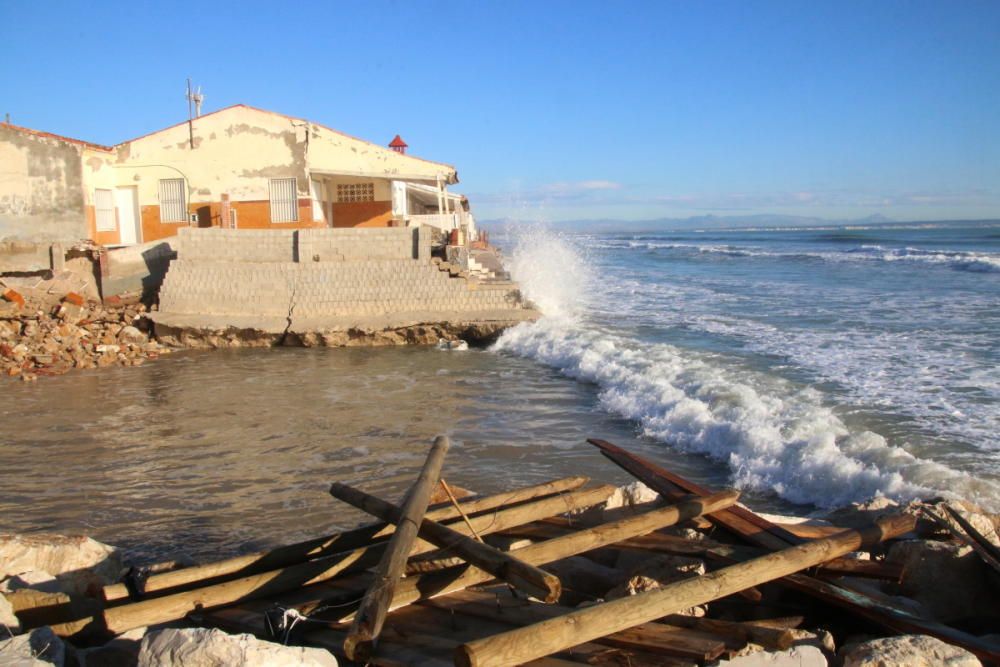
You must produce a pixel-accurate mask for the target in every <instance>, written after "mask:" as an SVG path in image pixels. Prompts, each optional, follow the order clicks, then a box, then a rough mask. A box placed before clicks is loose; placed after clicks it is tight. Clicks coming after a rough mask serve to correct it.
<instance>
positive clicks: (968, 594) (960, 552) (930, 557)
mask: <svg viewBox="0 0 1000 667" xmlns="http://www.w3.org/2000/svg"><path fill="white" fill-rule="evenodd" d="M886 561H887V562H890V563H900V564H902V565H903V568H904V574H903V581H902V583H901V584H900V587H899V592H900V593H902V594H903V595H905V596H907V597H910V598H913V599H914V600H916V601H917V602H919V603H920V604H921V605H922V606H923V607H924V608H925V609H926V610H927V611H928V612H930V613H931V614H932V615H933V616H934V617H935V618H937V620H939V621H942V622H944V623H954V622H956V621H960V620H962V619H967V618H971V617H980V618H990V617H996V616H997V614H998V609H997V606H996V604H995V598H994V595H993V593H992V591H991V590H990V588H989V585H988V577H989V576H990V574H989V572H988V571H987V566H986V565H985V564H984V563H983V561H982V560H981V559H980V558H979V556H978V555H976V553H975V552H974V551H973V550H972V549H971V548H970V547H967V546H963V545H959V544H956V543H952V542H933V541H929V540H906V541H903V542H898V543H896V544H894V545H892V547H890V549H889V553H888V555H887V556H886Z"/></svg>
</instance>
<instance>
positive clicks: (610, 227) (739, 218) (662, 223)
mask: <svg viewBox="0 0 1000 667" xmlns="http://www.w3.org/2000/svg"><path fill="white" fill-rule="evenodd" d="M537 222H538V221H532V220H515V219H513V218H497V219H493V220H481V221H480V222H479V224H480V225H481V226H487V227H497V226H500V225H507V224H533V223H537ZM895 222H896V221H895V220H893V219H892V218H888V217H886V216H884V215H880V214H875V215H870V216H867V217H864V218H856V219H851V220H830V219H827V218H817V217H810V216H801V215H773V214H767V213H764V214H758V215H726V216H719V215H699V216H693V217H690V218H656V219H653V220H614V219H597V220H560V221H556V222H547V223H546V226H548V227H549V228H551V229H557V230H563V231H575V232H662V231H680V230H695V229H699V230H700V229H741V228H748V227H751V228H752V227H821V226H828V225H838V226H839V225H879V224H892V223H895Z"/></svg>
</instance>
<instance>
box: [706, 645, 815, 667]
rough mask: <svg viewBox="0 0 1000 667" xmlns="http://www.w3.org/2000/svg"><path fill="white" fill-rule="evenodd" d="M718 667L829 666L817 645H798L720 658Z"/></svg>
mask: <svg viewBox="0 0 1000 667" xmlns="http://www.w3.org/2000/svg"><path fill="white" fill-rule="evenodd" d="M715 664H716V665H717V667H827V664H828V663H827V661H826V656H825V655H823V652H822V651H820V650H819V649H818V648H816V647H815V646H796V647H794V648H790V649H788V650H787V651H760V652H758V653H751V654H749V655H743V656H740V657H738V658H733V659H732V660H720V661H718V662H717V663H715Z"/></svg>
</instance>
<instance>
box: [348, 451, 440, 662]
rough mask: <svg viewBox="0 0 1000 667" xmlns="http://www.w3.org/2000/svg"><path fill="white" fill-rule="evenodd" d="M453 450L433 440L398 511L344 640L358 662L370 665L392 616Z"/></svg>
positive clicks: (349, 653) (351, 655) (351, 657)
mask: <svg viewBox="0 0 1000 667" xmlns="http://www.w3.org/2000/svg"><path fill="white" fill-rule="evenodd" d="M450 446H451V441H450V440H449V439H448V438H447V437H446V436H438V437H437V438H435V439H434V444H433V445H432V446H431V451H430V453H429V454H428V455H427V460H426V461H425V462H424V467H423V469H422V470H421V471H420V475H419V476H418V477H417V480H416V481H415V482H414V483H413V486H412V487H410V491H409V493H407V495H406V501H405V502H404V503H403V506H402V508H401V509H400V510H399V515H398V517H397V521H396V531H395V532H394V533H393V534H392V537H391V538H389V544H388V545H387V546H386V548H385V553H384V554H383V555H382V560H380V561H379V564H378V566H377V567H376V568H375V572H374V575H373V577H372V583H371V586H369V587H368V591H367V592H366V593H365V597H364V598H363V599H362V600H361V606H360V607H359V608H358V611H357V612H356V613H355V615H354V621H353V623H352V624H351V629H350V630H349V631H348V633H347V638H346V639H344V653H346V654H347V657H348V658H350V659H351V660H354V661H355V662H360V663H367V662H368V660H369V658H371V655H372V651H373V650H374V648H375V644H376V643H377V642H378V635H379V633H380V632H381V631H382V625H383V624H384V623H385V617H386V616H387V615H388V614H389V603H391V602H392V596H393V593H394V592H395V590H396V585H397V584H398V582H399V579H400V577H401V576H402V575H403V570H404V568H405V567H406V559H407V558H409V556H410V550H411V548H412V547H413V543H414V542H415V541H416V539H417V529H418V527H419V526H420V524H421V522H423V520H424V513H426V512H427V503H428V501H429V500H430V497H431V493H432V492H433V491H434V487H435V486H437V483H438V479H439V478H440V477H441V468H442V466H443V465H444V457H445V454H446V453H447V452H448V448H449V447H450Z"/></svg>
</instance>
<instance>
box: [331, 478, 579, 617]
mask: <svg viewBox="0 0 1000 667" xmlns="http://www.w3.org/2000/svg"><path fill="white" fill-rule="evenodd" d="M330 494H331V495H332V496H333V497H334V498H338V499H340V500H342V501H344V502H346V503H350V504H351V505H353V506H354V507H357V508H358V509H360V510H364V511H365V512H368V513H369V514H371V515H372V516H375V517H376V518H379V519H382V520H384V521H389V522H391V523H395V524H397V525H399V522H400V521H403V520H405V517H404V515H403V511H402V510H401V509H400V508H399V507H396V506H395V505H393V504H391V503H387V502H385V501H384V500H380V499H379V498H376V497H375V496H372V495H370V494H367V493H365V492H364V491H359V490H358V489H354V488H352V487H350V486H348V485H347V484H341V483H339V482H334V483H333V484H332V485H331V486H330ZM466 527H467V528H468V530H469V532H471V533H472V534H473V535H476V531H475V528H474V527H473V526H472V524H471V523H469V524H466ZM419 534H420V537H422V538H424V539H425V540H427V541H428V542H431V543H432V544H434V545H435V546H438V547H441V548H442V549H447V550H448V551H451V552H454V553H455V554H457V555H458V556H459V557H460V558H462V559H463V560H465V561H466V562H468V563H470V564H472V565H475V566H476V567H478V568H479V569H481V570H485V571H486V572H489V573H490V574H492V575H493V576H494V577H497V578H498V579H502V580H503V581H506V582H507V583H509V584H511V585H512V586H515V587H516V588H519V589H520V590H522V591H524V592H525V593H527V594H529V595H532V596H534V597H537V598H539V599H540V600H544V601H546V602H555V601H556V600H558V599H559V594H560V593H561V592H562V586H561V584H560V583H559V578H558V577H556V576H555V575H552V574H549V573H548V572H544V571H542V570H540V569H539V568H537V567H535V566H534V565H529V564H527V563H525V562H523V561H521V560H518V559H517V558H516V557H514V556H512V555H511V554H509V553H504V552H503V551H499V550H498V549H495V548H493V547H491V546H490V545H488V544H484V543H483V542H478V541H476V540H475V539H473V538H470V537H467V536H466V535H463V534H462V533H459V532H457V531H454V530H452V529H451V528H448V527H447V526H443V525H441V524H439V523H435V522H434V521H430V520H429V519H424V520H423V521H422V522H421V523H420V525H419Z"/></svg>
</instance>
